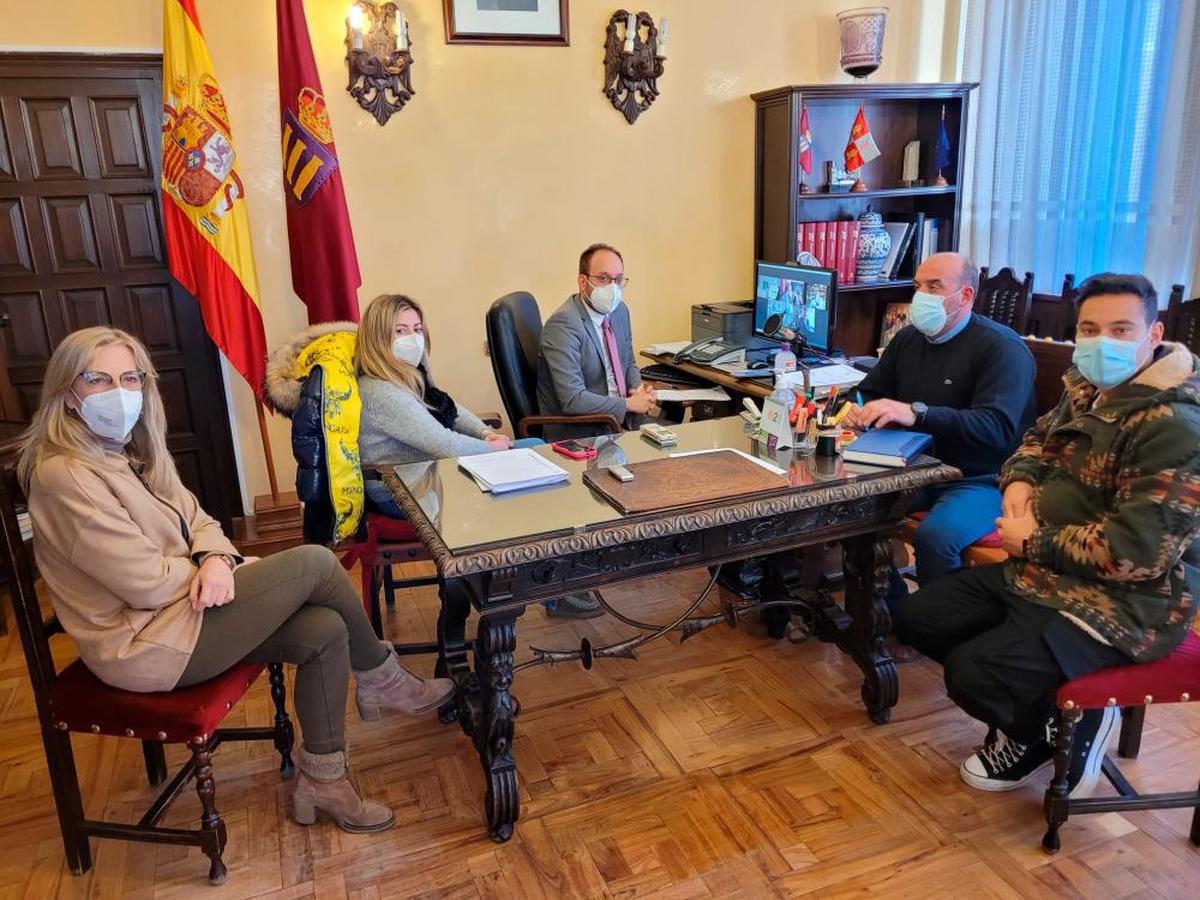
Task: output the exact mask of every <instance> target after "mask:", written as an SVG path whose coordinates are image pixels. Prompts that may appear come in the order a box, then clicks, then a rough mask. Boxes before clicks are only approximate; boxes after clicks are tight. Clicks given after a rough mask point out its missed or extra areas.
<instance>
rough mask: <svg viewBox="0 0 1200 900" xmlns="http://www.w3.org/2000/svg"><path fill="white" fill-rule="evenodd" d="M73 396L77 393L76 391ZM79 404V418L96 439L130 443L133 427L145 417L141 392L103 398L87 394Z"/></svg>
mask: <svg viewBox="0 0 1200 900" xmlns="http://www.w3.org/2000/svg"><path fill="white" fill-rule="evenodd" d="M71 393H73V394H74V393H75V392H74V390H72V391H71ZM75 399H76V400H79V418H81V419H83V421H84V424H86V425H87V427H88V428H90V429H91V430H92V433H93V434H95V435H96V436H97V437H102V438H107V439H108V440H110V441H120V442H121V443H123V444H124V443H128V441H129V435H130V434H131V433H132V432H133V426H134V425H136V424H137V421H138V419H140V418H141V417H142V392H141V391H131V390H127V389H126V388H123V387H118V388H113V389H112V390H111V391H105V392H104V393H102V394H88V395H87V396H86V397H84V398H82V399H80V397H79V395H78V394H75Z"/></svg>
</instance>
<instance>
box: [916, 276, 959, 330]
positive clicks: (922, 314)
mask: <svg viewBox="0 0 1200 900" xmlns="http://www.w3.org/2000/svg"><path fill="white" fill-rule="evenodd" d="M959 290H961V288H960V289H959ZM957 293H958V291H955V292H954V294H957ZM954 294H947V295H946V296H945V297H943V296H940V295H938V294H927V293H925V292H924V291H917V292H916V293H915V294H913V298H912V306H910V307H909V309H908V321H910V322H912V323H913V326H914V327H915V328H916V329H917V331H919V332H921V334H923V335H925V336H926V337H934V336H935V335H938V334H941V332H942V330H943V329H944V328H945V327H946V321H947V320H948V319H949V318H950V317H949V316H948V315H946V303H945V301H946V299H947V298H948V297H953V296H954Z"/></svg>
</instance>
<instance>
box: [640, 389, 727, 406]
mask: <svg viewBox="0 0 1200 900" xmlns="http://www.w3.org/2000/svg"><path fill="white" fill-rule="evenodd" d="M654 393H655V394H656V395H657V397H658V399H659V400H675V401H679V402H683V401H684V400H692V401H696V400H709V401H712V402H720V401H723V400H728V399H729V394H727V393H726V392H725V389H724V388H720V387H715V388H694V389H691V390H685V391H675V390H666V389H664V390H661V391H655V392H654Z"/></svg>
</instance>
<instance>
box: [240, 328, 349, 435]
mask: <svg viewBox="0 0 1200 900" xmlns="http://www.w3.org/2000/svg"><path fill="white" fill-rule="evenodd" d="M339 331H351V332H357V331H358V325H357V324H356V323H354V322H322V323H320V324H319V325H310V326H308V327H307V328H305V329H304V330H303V331H299V332H297V333H296V334H294V335H292V336H291V337H290V338H288V339H287V340H286V341H284V342H283V343H282V344H281V345H280V346H278V347H276V348H275V349H274V350H272V351H271V353H270V354H269V355H268V356H267V374H266V377H265V378H264V379H263V387H264V388H265V390H266V392H267V396H268V397H269V398H270V399H271V403H272V404H273V405H274V406H275V408H276V409H277V410H279V412H281V413H283V414H284V415H285V416H291V414H292V413H293V412H294V411H295V409H296V404H297V403H299V402H300V377H299V375H298V374H297V373H296V360H297V358H298V357H299V356H300V354H301V352H302V351H303V350H304V348H305V347H307V346H308V345H309V344H311V343H312V342H313V341H315V340H316V339H317V338H319V337H324V336H325V335H327V334H334V333H336V332H339Z"/></svg>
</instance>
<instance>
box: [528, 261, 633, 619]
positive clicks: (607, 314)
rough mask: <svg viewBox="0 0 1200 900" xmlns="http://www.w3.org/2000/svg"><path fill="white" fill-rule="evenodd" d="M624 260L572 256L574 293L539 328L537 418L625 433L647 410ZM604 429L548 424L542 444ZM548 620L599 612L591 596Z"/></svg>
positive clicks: (555, 603)
mask: <svg viewBox="0 0 1200 900" xmlns="http://www.w3.org/2000/svg"><path fill="white" fill-rule="evenodd" d="M628 283H629V280H628V279H627V278H626V277H625V261H624V260H623V259H622V258H621V254H620V253H619V252H618V251H617V249H616V248H615V247H610V246H609V245H608V244H592V246H590V247H588V248H587V249H586V250H584V251H583V254H582V255H581V256H580V257H579V277H578V285H579V293H577V294H572V295H571V296H570V297H568V298H567V300H566V302H565V303H563V305H562V306H560V307H559V308H558V309H557V310H555V312H554V314H553V315H552V316H550V318H549V319H547V320H546V324H545V325H544V326H543V327H542V346H541V352H540V353H539V354H538V406H539V408H540V411H541V413H542V415H544V416H582V415H594V414H603V415H610V416H612V417H613V418H614V419H616V420H617V421H618V422H621V423H622V424H623V425H624V426H625V427H626V428H633V427H636V426H637V419H638V417H639V416H641V415H644V414H645V413H647V412H649V410H650V407H651V406H652V405H653V404H654V400H655V397H654V391H653V389H652V388H651V387H650V386H649V385H645V384H642V376H641V373H640V372H639V371H638V367H637V366H636V365H635V364H634V361H633V331H632V329H631V328H630V325H629V310H628V309H627V308H626V306H625V304H624V302H623V299H624V291H625V285H626V284H628ZM606 433H607V430H606V429H605V428H604V426H603V425H565V426H564V425H557V426H550V425H547V426H546V428H545V438H546V440H548V441H561V440H566V439H567V438H580V437H591V436H593V435H599V434H606ZM546 611H547V613H548V614H549V615H551V616H556V617H560V618H568V619H588V618H591V617H593V616H598V615H602V614H603V612H604V610H603V609H602V608H601V606H600V603H599V601H597V600H596V598H595V596H593V595H592V593H591V592H587V593H576V594H567V595H566V596H564V597H559V598H557V599H555V600H549V601H547V602H546Z"/></svg>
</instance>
